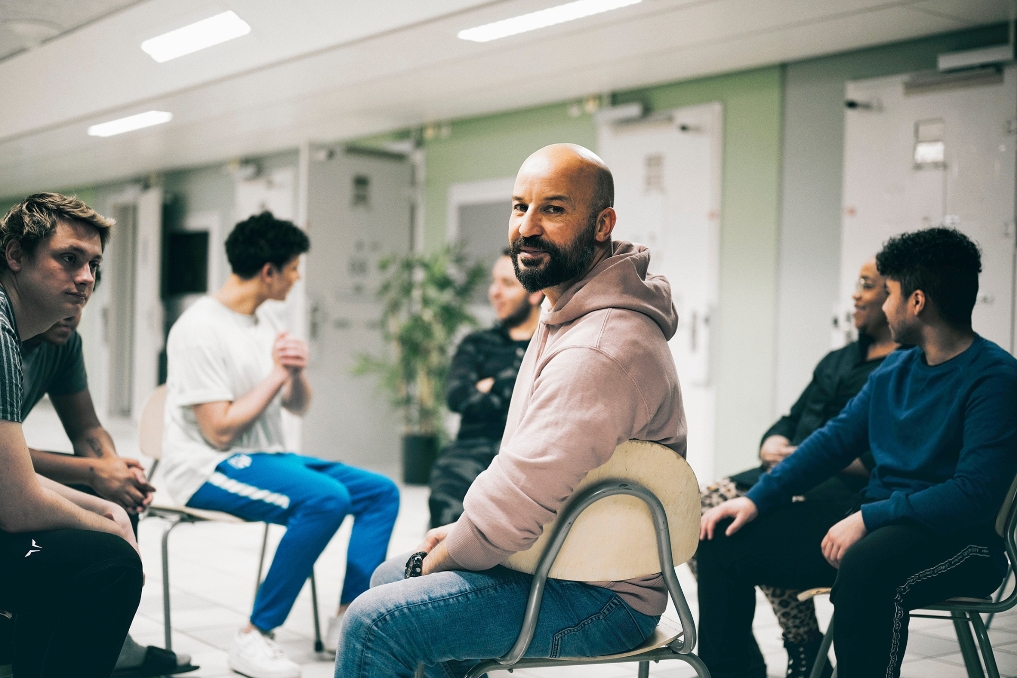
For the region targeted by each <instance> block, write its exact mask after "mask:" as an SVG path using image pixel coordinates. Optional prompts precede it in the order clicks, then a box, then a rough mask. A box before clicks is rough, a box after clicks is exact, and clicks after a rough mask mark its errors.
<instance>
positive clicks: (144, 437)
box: [138, 384, 166, 461]
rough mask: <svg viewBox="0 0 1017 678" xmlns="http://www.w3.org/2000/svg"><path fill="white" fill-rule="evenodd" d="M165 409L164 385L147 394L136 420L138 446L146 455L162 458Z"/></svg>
mask: <svg viewBox="0 0 1017 678" xmlns="http://www.w3.org/2000/svg"><path fill="white" fill-rule="evenodd" d="M165 410H166V385H165V384H163V385H162V386H160V387H158V388H157V389H155V390H154V391H152V395H150V396H148V400H146V401H145V406H144V407H143V408H141V419H140V420H139V422H138V447H139V448H141V453H142V454H144V455H145V456H146V457H150V458H152V459H155V460H156V461H158V460H160V459H162V429H163V422H164V421H165V420H164V417H165Z"/></svg>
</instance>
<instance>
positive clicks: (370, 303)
mask: <svg viewBox="0 0 1017 678" xmlns="http://www.w3.org/2000/svg"><path fill="white" fill-rule="evenodd" d="M309 155H310V159H309V166H308V189H307V222H308V234H309V235H310V238H311V251H310V253H309V254H308V257H307V302H308V308H309V315H310V329H309V343H310V346H311V363H310V366H309V367H308V371H307V373H308V378H309V379H310V381H311V385H312V387H313V388H314V402H313V403H312V405H311V409H310V411H309V412H308V413H307V415H306V416H305V417H304V425H303V452H304V453H305V454H309V455H313V456H316V457H322V458H325V459H338V460H341V461H344V462H348V463H351V464H355V465H357V466H366V467H371V468H375V469H380V470H383V471H389V472H394V470H395V468H396V467H397V465H398V460H399V454H400V444H401V442H400V441H401V435H402V426H401V422H400V419H399V416H398V415H397V414H396V413H395V412H393V411H392V409H391V408H390V406H389V404H388V401H387V397H386V395H385V394H384V393H381V392H379V391H378V379H377V378H375V377H373V376H355V375H353V374H352V373H351V370H352V368H353V366H354V364H355V362H356V357H357V355H358V354H361V353H370V354H373V355H376V356H381V355H383V354H385V352H386V351H387V350H388V349H387V347H385V346H383V345H382V342H381V333H380V331H379V322H378V321H379V318H380V315H381V306H380V304H379V303H378V301H377V298H376V292H377V290H378V285H379V277H380V275H379V272H378V263H379V261H380V260H381V259H383V258H384V257H386V256H388V255H390V254H405V253H406V252H408V251H409V250H410V247H411V227H410V225H411V204H412V201H413V191H412V190H411V181H412V176H411V164H410V162H409V161H408V160H405V159H403V158H400V157H397V156H389V155H387V154H377V155H370V154H363V153H350V152H346V151H344V149H343V148H342V147H341V146H338V147H328V146H325V147H312V148H311V149H310V154H309Z"/></svg>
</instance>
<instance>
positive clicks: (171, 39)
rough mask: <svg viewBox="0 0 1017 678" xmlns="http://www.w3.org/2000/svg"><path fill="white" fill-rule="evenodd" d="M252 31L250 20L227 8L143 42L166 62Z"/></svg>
mask: <svg viewBox="0 0 1017 678" xmlns="http://www.w3.org/2000/svg"><path fill="white" fill-rule="evenodd" d="M250 32H251V27H250V26H249V25H248V24H247V22H246V21H244V20H243V19H241V18H240V17H238V16H237V15H236V14H235V13H233V12H223V13H222V14H216V15H215V16H210V17H208V18H207V19H202V20H201V21H199V22H197V23H193V24H191V25H189V26H184V27H183V28H178V29H177V30H175V31H170V32H169V33H163V34H162V35H160V36H157V37H154V38H151V39H149V40H146V41H145V42H143V43H141V49H142V50H144V51H145V53H146V54H148V55H149V56H151V57H152V58H153V59H155V60H156V61H158V62H159V63H162V62H164V61H169V60H170V59H176V58H177V57H179V56H183V55H185V54H190V53H191V52H197V51H198V50H199V49H205V48H206V47H211V46H212V45H218V44H219V43H220V42H226V41H227V40H232V39H233V38H239V37H240V36H242V35H247V34H248V33H250Z"/></svg>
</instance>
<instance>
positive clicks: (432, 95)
mask: <svg viewBox="0 0 1017 678" xmlns="http://www.w3.org/2000/svg"><path fill="white" fill-rule="evenodd" d="M449 1H450V2H451V0H449ZM976 1H981V0H976ZM156 4H157V3H156ZM546 4H547V2H546V0H543V2H541V0H515V1H505V2H494V3H488V4H486V5H484V6H481V7H479V8H478V9H474V10H471V11H466V12H455V13H451V14H449V13H446V14H445V15H443V16H441V17H437V18H434V19H432V20H429V21H425V22H419V23H417V24H415V25H412V26H407V27H404V28H400V29H397V30H389V31H383V32H381V33H380V34H377V35H375V36H374V37H371V38H369V39H360V40H354V41H351V42H347V43H346V44H343V45H340V46H337V47H333V48H328V49H322V50H318V51H316V52H314V53H312V54H307V55H304V56H299V57H294V58H289V59H286V60H283V61H282V62H281V63H279V62H277V63H275V64H273V65H271V66H266V67H259V68H254V69H249V70H248V71H247V72H244V73H240V74H237V75H234V76H230V77H224V78H221V79H218V80H213V81H211V82H203V83H198V84H195V85H191V86H188V87H182V88H178V89H177V90H175V91H167V92H165V93H163V94H161V95H155V96H148V97H146V98H144V99H141V100H138V99H135V101H134V102H133V103H132V104H131V105H126V106H120V107H119V108H117V109H116V113H117V115H118V116H119V115H126V114H130V113H136V112H139V111H142V110H147V109H149V108H158V109H161V110H169V111H172V112H173V113H174V116H175V117H174V120H173V121H172V122H170V123H169V124H167V125H162V126H160V127H156V128H151V129H147V130H140V131H138V132H134V133H130V134H125V135H122V136H118V137H110V138H105V139H98V138H92V137H88V136H87V135H85V129H86V127H87V126H88V125H89V124H91V123H94V122H98V121H101V120H102V119H108V118H109V117H110V115H111V113H112V111H109V112H106V113H105V114H103V115H102V116H100V115H96V114H94V113H93V114H89V113H87V112H86V111H80V110H75V109H71V110H69V111H63V113H62V115H63V118H61V117H60V116H59V115H56V116H55V117H54V120H57V121H60V122H54V123H52V124H51V125H50V126H49V127H48V128H46V129H44V130H43V131H38V132H26V133H22V134H20V135H16V136H13V138H8V139H7V140H6V141H2V140H0V195H3V194H7V195H9V194H18V193H23V192H25V191H28V190H36V189H40V188H47V187H48V188H55V187H62V186H68V185H74V184H82V183H95V182H99V181H107V180H112V179H115V178H120V177H126V176H132V175H135V176H136V175H138V174H143V173H147V172H149V171H154V170H160V169H167V168H173V167H181V166H188V165H196V164H202V163H207V162H216V161H221V160H224V159H226V158H229V157H238V156H243V155H251V154H257V153H264V152H269V151H274V150H280V149H283V148H293V147H295V146H296V145H298V144H299V143H300V142H301V141H304V140H316V141H330V140H334V139H340V138H350V137H354V136H358V135H362V134H370V133H375V132H380V131H387V130H391V129H397V128H402V127H406V126H411V125H416V124H420V123H422V122H426V121H431V120H441V119H451V118H458V117H463V116H469V115H475V114H482V113H490V112H494V111H499V110H507V109H517V108H523V107H527V106H532V105H537V104H543V103H547V102H553V101H564V100H569V99H573V100H574V99H575V98H578V97H582V96H584V95H587V94H590V93H594V92H606V91H612V90H619V89H627V88H632V87H638V86H644V85H647V84H653V83H660V82H668V81H674V80H679V79H685V78H691V77H698V76H703V75H709V74H715V73H721V72H729V71H735V70H740V69H745V68H751V67H755V66H760V65H765V64H773V63H780V62H783V61H788V60H794V59H801V58H808V57H812V56H817V55H820V54H828V53H833V52H838V51H845V50H850V49H855V48H860V47H865V46H870V45H875V44H881V43H887V42H893V41H898V40H905V39H910V38H914V37H918V36H922V35H930V34H935V33H941V32H945V31H950V30H955V29H957V28H962V27H965V26H969V25H972V24H976V23H980V22H981V23H984V22H986V21H993V20H994V19H995V17H996V16H997V15H996V14H995V13H994V12H995V9H994V8H993V7H992V6H991V5H990V4H982V5H981V6H980V8H974V9H972V8H971V7H970V6H969V4H968V3H967V2H966V1H961V0H957V1H952V0H927V1H923V2H920V3H911V4H910V5H908V4H902V3H900V2H896V1H886V0H845V2H838V3H829V2H815V1H814V0H766V1H765V2H763V1H761V0H712V1H709V2H702V1H699V2H694V1H691V0H646V1H645V2H643V3H642V4H640V5H637V6H634V7H632V8H629V9H632V10H633V11H631V12H626V11H624V10H623V11H620V12H615V13H608V14H604V15H601V16H599V17H594V18H591V19H590V20H588V21H577V22H573V23H571V24H567V25H563V26H558V27H554V28H552V29H547V30H545V31H538V32H534V33H530V34H526V35H521V36H516V37H514V38H510V39H507V40H502V41H495V42H492V43H486V44H475V43H467V42H464V41H461V40H458V39H457V38H455V32H456V31H458V30H460V29H462V28H466V27H470V26H473V25H477V24H480V23H483V22H484V21H489V20H492V19H497V18H504V17H506V16H512V15H514V14H517V13H519V12H522V11H528V10H530V9H533V8H535V7H541V6H546ZM933 4H934V5H935V7H934V8H933V9H934V10H935V11H930V10H929V7H930V6H932V5H933ZM948 10H950V11H948ZM961 10H963V11H961ZM985 17H988V18H987V19H984V18H985ZM983 19H984V20H983ZM293 21H294V25H296V24H298V23H299V21H306V17H304V18H302V19H300V20H297V19H293ZM100 23H102V22H100ZM236 42H240V41H236ZM48 47H49V45H46V46H44V47H43V48H40V50H41V49H46V48H48ZM18 58H20V57H18ZM146 58H147V57H146ZM15 60H16V59H12V60H8V62H7V63H10V62H12V61H15ZM153 63H154V62H153ZM171 63H172V62H171ZM3 65H4V64H0V66H3ZM84 79H85V80H88V79H89V78H87V77H86V78H84ZM61 120H62V121H61ZM4 131H5V130H4V128H3V127H2V126H0V139H2V137H3V132H4Z"/></svg>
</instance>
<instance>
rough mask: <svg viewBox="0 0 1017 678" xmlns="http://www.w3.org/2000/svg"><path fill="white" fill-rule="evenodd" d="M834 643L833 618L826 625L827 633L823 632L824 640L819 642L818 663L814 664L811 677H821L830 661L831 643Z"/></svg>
mask: <svg viewBox="0 0 1017 678" xmlns="http://www.w3.org/2000/svg"><path fill="white" fill-rule="evenodd" d="M831 643H833V620H832V619H831V620H830V623H829V624H827V626H826V633H825V634H823V642H822V643H820V644H819V652H817V653H816V663H815V664H813V665H812V672H811V673H810V674H809V678H820V676H822V675H823V669H824V668H825V667H826V662H828V661H830V644H831ZM835 670H836V669H835Z"/></svg>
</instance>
